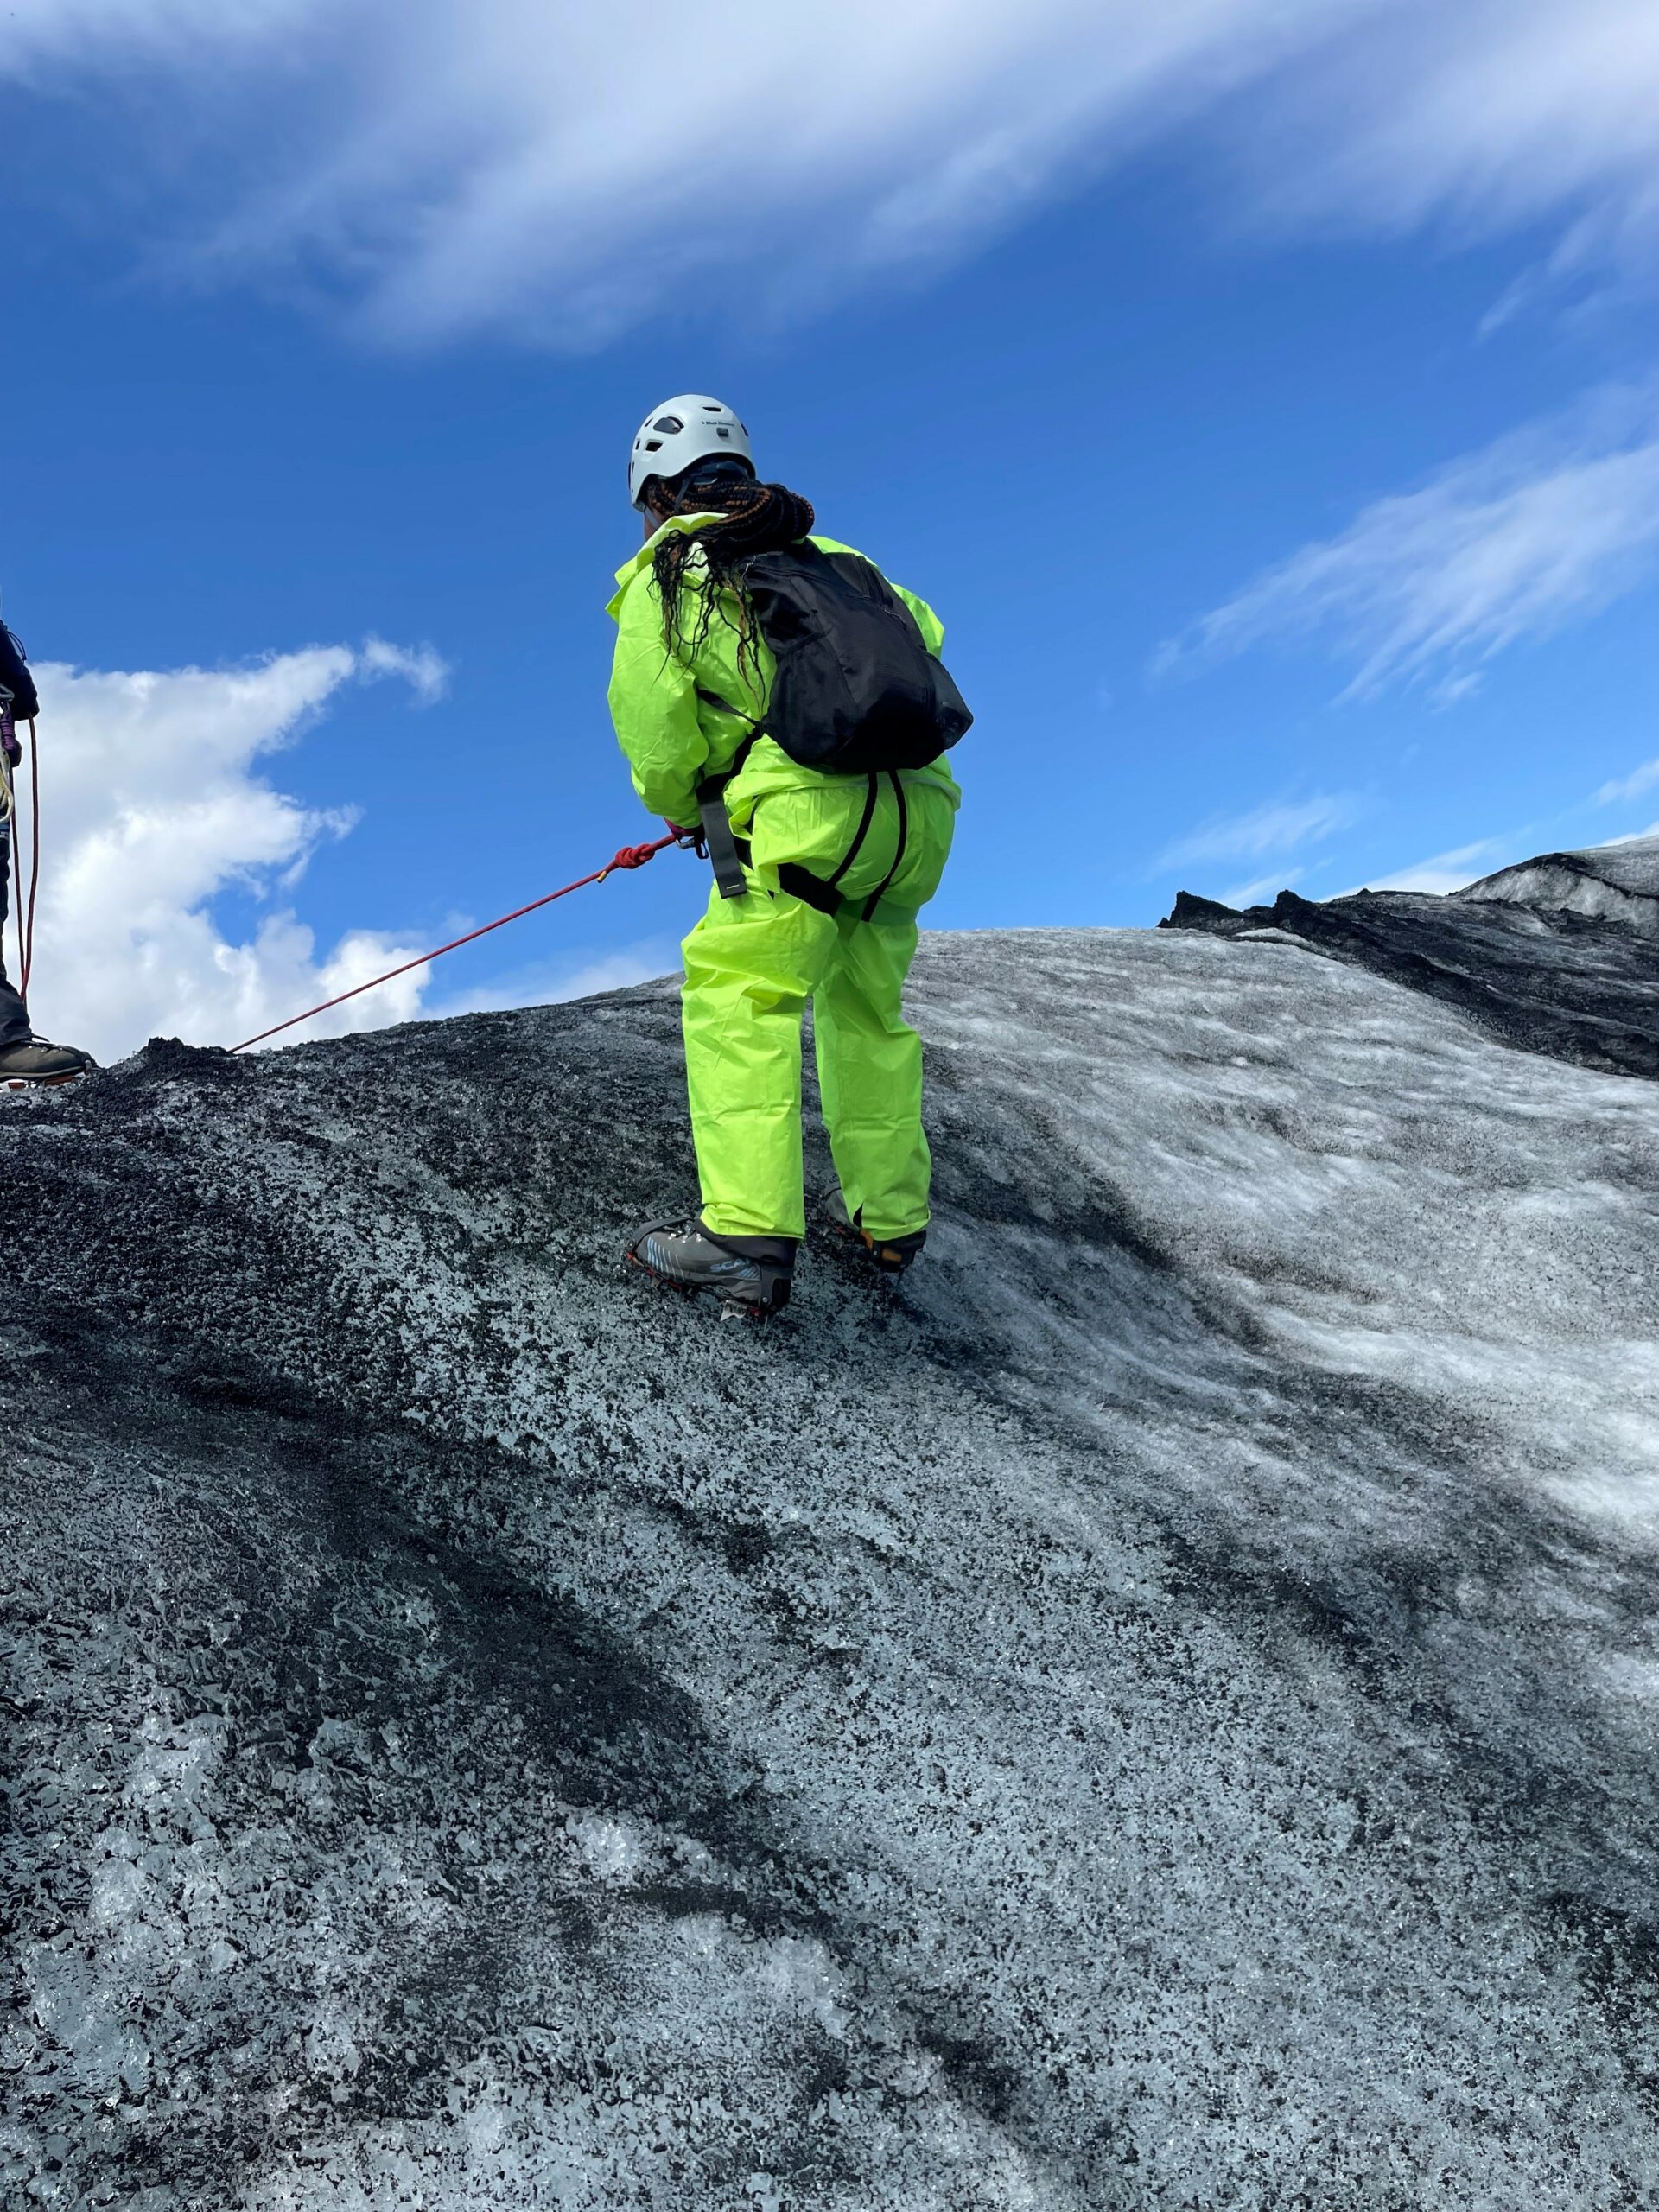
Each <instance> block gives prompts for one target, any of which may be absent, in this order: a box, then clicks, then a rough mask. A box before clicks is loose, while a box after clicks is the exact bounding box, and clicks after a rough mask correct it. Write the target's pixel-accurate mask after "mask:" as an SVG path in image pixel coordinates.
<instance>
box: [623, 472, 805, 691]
mask: <svg viewBox="0 0 1659 2212" xmlns="http://www.w3.org/2000/svg"><path fill="white" fill-rule="evenodd" d="M677 508H678V511H679V512H681V513H683V514H703V513H708V514H717V515H719V516H721V520H720V521H719V522H713V523H708V524H705V525H704V526H703V528H702V529H701V530H699V531H695V532H693V531H670V533H669V534H668V536H667V537H664V539H663V541H662V543H660V544H659V545H658V548H657V550H656V551H655V552H654V553H653V554H652V556H651V567H652V575H654V576H655V577H656V579H657V588H658V592H659V593H660V594H661V595H662V602H663V639H664V645H666V646H667V648H668V650H669V651H670V652H673V651H675V650H676V648H677V649H678V650H679V652H682V653H683V655H684V656H685V657H686V658H688V659H695V658H696V655H697V653H698V652H700V651H701V649H702V646H704V645H706V644H707V643H708V641H709V626H710V624H711V623H712V622H713V620H714V617H715V609H716V607H718V608H719V610H720V614H721V620H722V621H724V622H725V623H726V624H727V625H728V626H729V627H730V628H731V629H733V630H734V631H735V632H736V633H737V658H738V666H739V668H740V670H741V668H742V667H743V664H744V663H745V660H746V659H747V657H748V648H749V646H750V645H751V643H752V642H753V624H752V619H751V613H750V608H749V600H748V594H747V591H746V590H745V589H744V586H743V580H742V577H741V575H740V574H739V568H740V564H741V563H742V562H744V561H747V560H748V559H749V558H750V557H751V556H753V555H754V554H756V553H776V552H779V551H781V550H782V549H783V548H784V547H785V546H786V545H793V544H794V543H796V542H797V540H798V539H799V538H803V537H805V536H806V535H807V533H808V531H810V529H811V527H812V524H813V523H814V521H815V520H816V519H817V518H816V516H815V514H814V512H813V507H812V502H811V501H810V499H803V498H802V497H801V495H800V493H798V492H791V490H790V489H789V488H788V486H786V485H784V484H757V483H756V482H755V481H754V480H753V478H751V477H741V478H730V477H719V478H715V479H713V480H710V479H709V478H703V479H702V480H699V478H698V475H697V472H696V468H695V467H694V468H693V469H692V470H691V472H690V475H689V477H688V480H687V481H686V483H685V485H684V486H683V488H682V489H681V491H680V494H679V498H678V499H677ZM694 545H696V546H697V547H699V548H700V549H701V550H702V559H703V563H704V564H705V568H706V573H707V575H708V578H709V588H707V589H705V590H702V591H700V592H699V593H698V594H697V601H698V604H697V611H696V620H695V621H694V623H693V625H692V627H691V630H690V634H689V635H688V634H687V632H686V630H685V628H684V626H683V623H682V620H681V607H682V601H683V590H682V587H683V583H684V580H685V567H686V563H687V561H688V560H689V559H690V555H691V549H692V547H693V546H694ZM728 592H730V593H731V594H733V596H734V598H735V600H736V601H737V608H738V615H737V620H735V621H734V620H733V619H732V615H731V613H730V612H729V611H728V608H727V607H726V605H725V603H724V601H725V594H727V593H728Z"/></svg>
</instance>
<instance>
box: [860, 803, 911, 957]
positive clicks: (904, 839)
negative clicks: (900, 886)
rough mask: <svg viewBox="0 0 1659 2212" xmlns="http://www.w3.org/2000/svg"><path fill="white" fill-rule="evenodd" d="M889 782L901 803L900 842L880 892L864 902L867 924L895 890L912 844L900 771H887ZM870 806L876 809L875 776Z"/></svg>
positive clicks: (871, 895)
mask: <svg viewBox="0 0 1659 2212" xmlns="http://www.w3.org/2000/svg"><path fill="white" fill-rule="evenodd" d="M887 781H888V782H889V783H890V784H891V785H893V797H894V798H896V799H897V800H898V802H899V842H898V844H897V845H896V846H895V847H894V848H893V866H892V867H891V868H889V869H888V870H887V874H885V875H884V876H883V877H882V879H881V887H880V890H879V891H873V892H872V893H870V896H869V897H868V899H866V900H865V902H864V912H863V917H862V918H863V919H864V920H865V921H867V922H868V921H869V920H870V919H871V918H873V916H874V912H875V910H876V908H877V907H878V906H880V904H881V901H882V900H883V899H885V898H886V897H887V893H888V892H889V891H890V890H891V889H892V888H893V877H894V876H895V875H897V874H898V873H899V868H900V866H901V864H902V862H903V861H904V857H905V847H906V845H907V844H908V842H910V809H909V807H908V806H907V805H906V804H905V787H904V785H902V784H901V783H900V782H899V775H898V771H897V770H896V769H893V768H889V769H888V770H887ZM870 804H871V806H872V808H874V804H875V778H874V776H872V777H871V778H870ZM866 819H867V820H868V815H867V816H866Z"/></svg>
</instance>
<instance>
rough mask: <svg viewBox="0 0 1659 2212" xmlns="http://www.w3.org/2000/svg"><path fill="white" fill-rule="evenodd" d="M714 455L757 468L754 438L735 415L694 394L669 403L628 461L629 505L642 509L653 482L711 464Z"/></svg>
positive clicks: (655, 414)
mask: <svg viewBox="0 0 1659 2212" xmlns="http://www.w3.org/2000/svg"><path fill="white" fill-rule="evenodd" d="M711 454H736V456H737V458H738V459H739V460H740V461H747V462H748V464H749V467H750V468H751V469H753V467H754V455H753V454H752V453H751V452H750V451H749V434H748V432H747V430H746V429H744V427H743V425H742V424H741V423H740V422H739V421H738V419H737V417H736V416H735V415H734V414H733V412H732V410H731V409H730V408H729V407H723V406H722V405H721V403H720V401H719V400H717V399H704V398H702V397H698V396H697V395H696V394H694V393H691V392H682V393H681V394H680V396H679V397H678V398H677V399H665V400H664V402H663V404H662V405H661V406H660V407H653V408H652V410H651V412H650V414H649V415H647V416H646V417H645V421H644V422H643V423H641V424H640V425H639V436H638V437H637V438H636V439H635V440H634V442H633V451H632V454H630V455H629V457H628V497H629V499H632V502H633V504H634V505H635V506H636V507H637V506H639V505H641V504H642V501H643V497H644V493H645V486H646V485H647V484H648V483H649V482H650V480H651V479H652V477H653V476H677V475H679V474H680V473H681V472H682V470H683V469H687V468H690V466H691V464H692V462H693V461H707V460H708V459H709V457H710V455H711Z"/></svg>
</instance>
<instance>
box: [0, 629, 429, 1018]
mask: <svg viewBox="0 0 1659 2212" xmlns="http://www.w3.org/2000/svg"><path fill="white" fill-rule="evenodd" d="M441 671H442V664H441V663H440V662H439V661H438V659H437V657H436V655H435V654H434V653H432V652H431V649H430V648H429V647H423V648H420V649H418V650H416V651H414V652H407V651H405V650H404V649H403V648H401V647H397V646H392V645H385V643H384V642H380V641H376V642H373V643H372V644H371V645H368V646H365V648H363V649H362V650H361V651H360V652H353V650H352V649H351V648H349V647H347V646H345V645H327V646H314V647H312V648H310V649H309V650H308V651H306V652H291V653H283V654H278V655H276V656H274V657H273V658H270V659H267V660H263V661H259V662H256V663H253V664H250V665H247V666H244V667H240V668H228V669H199V668H183V669H173V670H169V671H139V672H136V673H130V674H119V675H118V674H106V673H100V672H98V671H89V670H78V669H73V668H67V667H62V666H54V664H51V663H49V662H48V663H46V664H42V665H41V668H40V669H39V670H38V671H37V674H38V677H39V682H40V689H41V698H42V700H43V702H44V703H45V707H46V710H47V719H46V720H44V721H42V724H41V732H42V738H43V740H46V739H49V742H50V773H51V789H50V803H51V832H52V865H51V867H50V868H48V870H47V871H46V873H45V875H44V878H43V880H42V889H41V908H40V924H39V951H38V958H37V963H36V986H35V990H34V991H33V992H31V994H30V996H31V1000H32V1001H33V1002H34V1006H33V1010H34V1011H35V1014H37V1016H38V1019H39V1020H40V1021H41V1026H42V1027H46V1028H48V1029H49V1030H50V1031H51V1032H52V1033H54V1034H56V1035H59V1036H62V1037H67V1038H68V1039H71V1040H72V1041H73V1042H74V1043H76V1044H79V1045H85V1046H89V1047H90V1048H91V1049H92V1051H94V1052H97V1053H98V1054H99V1056H100V1057H109V1056H111V1055H113V1054H116V1053H119V1052H130V1050H131V1049H132V1048H133V1047H134V1046H137V1045H139V1044H142V1043H143V1040H144V1039H145V1038H146V1037H147V1036H149V1035H150V1034H152V1033H156V1032H161V1033H166V1034H168V1035H172V1036H180V1037H183V1038H184V1039H187V1040H188V1042H191V1043H194V1044H220V1045H224V1044H234V1043H236V1042H237V1041H238V1039H240V1038H243V1037H246V1036H251V1035H252V1034H253V1033H255V1032H256V1031H257V1030H260V1029H264V1028H265V1027H269V1026H270V1024H271V1023H272V1022H275V1021H278V1020H282V1019H283V1017H284V1016H286V1015H287V1014H292V1013H294V1012H296V1010H297V1009H298V1008H299V1007H303V1006H308V1005H310V1004H312V1003H313V1002H314V1001H318V1000H321V999H325V998H329V997H332V996H334V994H335V993H336V992H339V991H344V990H349V989H350V988H352V986H353V984H356V983H361V982H367V980H368V979H369V978H370V977H371V976H375V975H378V974H379V973H380V972H381V971H382V970H383V969H387V968H391V967H393V966H396V965H397V963H398V962H399V961H402V960H408V959H411V958H412V957H414V956H415V954H416V952H418V951H420V950H422V949H423V948H422V947H420V946H418V945H414V944H402V943H400V942H399V941H398V940H397V938H392V937H389V936H387V935H385V933H384V932H382V931H376V930H366V929H359V930H353V931H350V932H348V933H347V934H346V936H345V937H344V938H341V939H340V942H339V943H338V944H335V945H334V946H333V947H332V948H331V949H330V950H327V952H325V953H320V952H319V950H318V948H317V945H316V942H315V938H314V935H313V933H312V931H310V930H309V929H308V927H307V926H306V925H304V924H303V923H302V921H300V919H299V918H298V917H297V916H296V914H295V913H294V912H292V911H291V909H290V908H289V907H288V906H278V905H275V904H274V903H273V905H272V906H271V910H270V911H269V912H267V913H266V914H265V915H264V918H262V919H261V921H260V923H259V925H258V927H257V930H256V931H254V933H253V934H252V935H251V937H249V938H242V939H237V938H231V937H227V936H226V933H225V931H224V929H223V928H222V926H221V925H220V924H219V921H218V920H217V919H216V918H215V916H214V913H213V901H214V899H215V898H216V897H217V896H218V894H219V893H221V892H224V891H226V890H227V889H229V888H231V887H238V888H240V889H243V890H248V889H251V890H253V891H254V892H255V893H257V894H259V895H260V896H261V897H263V898H266V899H270V898H271V897H272V894H277V895H280V894H282V893H284V892H286V891H289V890H291V889H292V887H293V886H294V884H295V883H296V881H297V880H298V879H299V877H300V875H301V874H302V873H303V871H304V868H305V864H306V862H307V861H308V859H309V857H310V855H311V854H312V853H313V852H314V851H315V849H316V848H317V846H318V845H319V844H320V843H321V842H324V841H325V840H327V839H329V838H332V837H337V836H342V835H344V834H345V833H346V830H347V829H349V828H350V826H351V822H352V819H353V817H351V816H350V815H349V814H341V813H339V812H333V811H327V812H324V811H319V810H315V809H311V808H307V807H304V806H302V805H301V804H300V803H299V802H298V801H297V800H296V799H293V798H289V797H287V796H286V795H284V794H283V792H282V791H277V790H276V789H275V788H274V787H273V786H272V785H271V784H270V782H268V781H267V780H266V779H265V777H264V774H263V773H262V772H261V770H262V767H263V765H264V761H265V760H266V757H267V756H268V755H270V754H271V753H275V752H277V751H278V750H279V749H280V748H281V747H284V746H286V745H289V744H291V743H292V742H293V741H295V739H296V737H297V736H298V735H299V734H300V733H301V732H302V730H303V729H304V728H306V727H307V726H308V724H309V723H310V722H311V721H314V720H315V718H316V717H317V716H318V715H321V714H322V713H323V712H325V711H326V709H327V707H328V706H329V704H330V702H332V701H333V700H334V698H335V697H336V696H337V695H338V694H339V693H340V690H341V688H342V686H344V685H346V684H349V683H352V682H353V681H361V680H363V679H365V678H372V677H383V676H386V675H391V674H396V675H398V676H401V677H407V678H408V679H409V680H410V682H412V683H414V684H415V686H416V689H417V690H421V691H427V690H430V689H431V687H433V686H434V685H435V684H438V683H441V681H442V674H441ZM425 982H426V971H424V970H420V969H417V970H416V971H415V972H414V973H413V974H411V975H409V976H403V977H401V978H400V979H399V980H398V981H397V982H395V983H391V984H389V985H388V986H387V987H386V988H385V990H384V991H383V992H377V993H375V994H373V995H372V996H370V997H366V998H363V999H359V1000H356V1001H353V1004H352V1005H350V1006H347V1007H340V1008H338V1009H337V1010H336V1011H335V1012H334V1014H328V1015H326V1016H324V1017H323V1018H322V1020H321V1021H320V1022H319V1023H318V1024H317V1025H316V1027H315V1028H314V1029H313V1030H311V1031H309V1032H308V1034H310V1035H324V1036H327V1035H330V1034H338V1033H340V1032H342V1031H344V1030H347V1029H356V1028H371V1027H376V1026H378V1025H379V1024H381V1023H384V1022H387V1021H396V1020H407V1019H408V1018H409V1017H410V1014H413V1013H415V1012H416V1009H417V1007H419V1005H420V1002H421V997H422V993H423V990H424V988H425Z"/></svg>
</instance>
